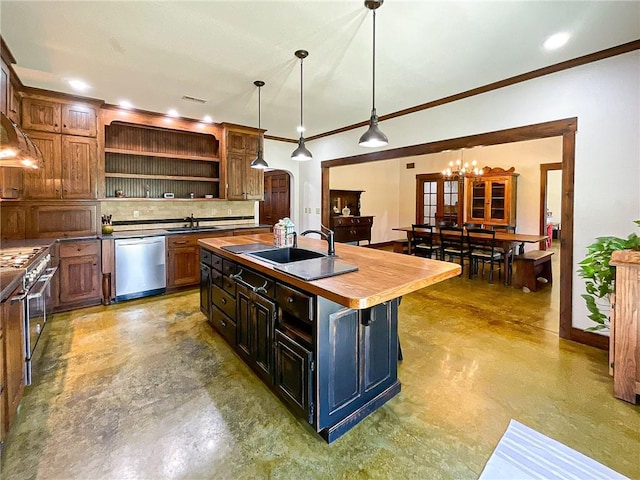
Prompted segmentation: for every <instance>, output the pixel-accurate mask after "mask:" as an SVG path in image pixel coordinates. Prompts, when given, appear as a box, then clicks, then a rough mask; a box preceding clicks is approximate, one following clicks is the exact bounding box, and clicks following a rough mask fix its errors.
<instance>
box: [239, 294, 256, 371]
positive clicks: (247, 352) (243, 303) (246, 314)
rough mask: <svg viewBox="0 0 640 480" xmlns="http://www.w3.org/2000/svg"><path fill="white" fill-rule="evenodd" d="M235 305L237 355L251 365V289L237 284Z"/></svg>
mask: <svg viewBox="0 0 640 480" xmlns="http://www.w3.org/2000/svg"><path fill="white" fill-rule="evenodd" d="M236 305H237V312H238V313H237V316H236V322H237V325H238V327H237V334H236V335H237V336H236V349H237V352H238V355H240V357H242V358H243V359H244V361H245V362H247V363H248V364H249V365H251V352H252V349H253V335H252V319H251V317H252V310H253V304H252V302H251V291H250V290H249V289H248V288H247V287H245V286H244V285H240V284H239V285H238V286H237V292H236Z"/></svg>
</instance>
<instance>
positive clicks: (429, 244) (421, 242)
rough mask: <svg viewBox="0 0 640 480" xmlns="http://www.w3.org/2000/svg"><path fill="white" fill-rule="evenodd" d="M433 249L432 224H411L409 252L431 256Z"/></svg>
mask: <svg viewBox="0 0 640 480" xmlns="http://www.w3.org/2000/svg"><path fill="white" fill-rule="evenodd" d="M433 250H434V247H433V225H429V224H428V223H414V224H412V225H411V252H412V253H414V254H415V255H419V256H424V257H431V255H432V253H433Z"/></svg>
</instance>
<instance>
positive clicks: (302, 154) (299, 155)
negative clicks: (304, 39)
mask: <svg viewBox="0 0 640 480" xmlns="http://www.w3.org/2000/svg"><path fill="white" fill-rule="evenodd" d="M295 56H296V57H298V58H299V59H300V138H299V139H298V148H296V149H295V150H294V151H293V152H292V153H291V160H297V161H299V162H304V161H306V160H311V159H312V158H313V156H312V155H311V152H310V151H309V150H307V147H305V145H304V135H303V125H304V123H303V109H302V61H303V60H304V59H305V58H307V56H309V52H307V51H306V50H296V52H295Z"/></svg>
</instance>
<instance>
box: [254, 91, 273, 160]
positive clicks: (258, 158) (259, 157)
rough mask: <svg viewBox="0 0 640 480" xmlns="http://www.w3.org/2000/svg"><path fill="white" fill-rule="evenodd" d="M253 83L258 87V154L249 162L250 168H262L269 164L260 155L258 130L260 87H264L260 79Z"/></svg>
mask: <svg viewBox="0 0 640 480" xmlns="http://www.w3.org/2000/svg"><path fill="white" fill-rule="evenodd" d="M253 84H254V85H255V86H256V87H258V156H257V157H256V159H255V160H254V161H253V162H251V168H258V169H260V170H264V169H265V168H269V165H268V164H267V162H266V161H265V160H264V158H263V155H262V133H261V132H260V89H261V88H262V87H264V82H263V81H262V80H256V81H255V82H253Z"/></svg>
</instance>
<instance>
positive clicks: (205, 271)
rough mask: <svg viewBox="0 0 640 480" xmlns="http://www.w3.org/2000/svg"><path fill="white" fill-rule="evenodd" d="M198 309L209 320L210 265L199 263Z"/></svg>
mask: <svg viewBox="0 0 640 480" xmlns="http://www.w3.org/2000/svg"><path fill="white" fill-rule="evenodd" d="M200 311H201V312H202V313H203V314H204V315H205V317H207V320H208V321H209V322H211V267H210V266H209V265H206V264H204V263H201V264H200Z"/></svg>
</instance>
